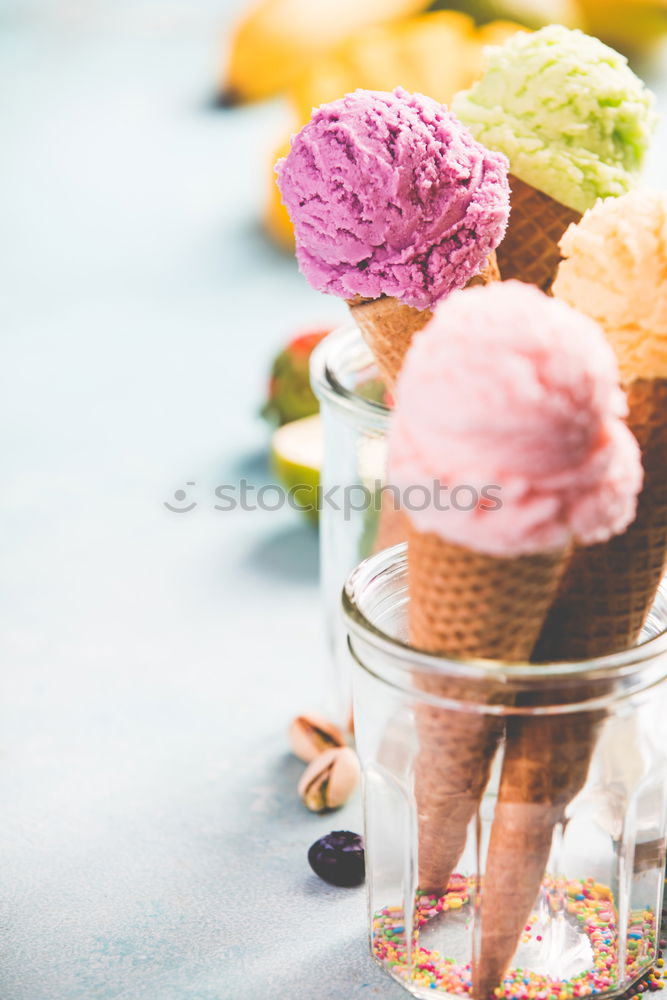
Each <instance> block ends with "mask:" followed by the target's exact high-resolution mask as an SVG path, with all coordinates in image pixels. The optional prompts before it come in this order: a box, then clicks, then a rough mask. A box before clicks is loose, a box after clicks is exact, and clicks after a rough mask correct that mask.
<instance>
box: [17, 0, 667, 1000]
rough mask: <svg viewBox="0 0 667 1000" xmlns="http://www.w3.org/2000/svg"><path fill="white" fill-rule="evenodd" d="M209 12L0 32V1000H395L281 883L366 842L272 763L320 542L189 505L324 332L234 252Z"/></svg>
mask: <svg viewBox="0 0 667 1000" xmlns="http://www.w3.org/2000/svg"><path fill="white" fill-rule="evenodd" d="M236 6H238V4H233V3H228V2H227V3H226V2H225V0H218V2H217V3H215V2H213V0H189V2H186V0H181V2H170V0H152V2H149V0H115V2H114V0H86V2H84V0H50V2H48V0H13V2H6V0H5V2H2V3H0V128H1V139H0V148H1V150H2V152H1V153H0V164H1V167H0V169H1V171H2V186H1V188H0V216H1V219H2V222H1V224H0V256H1V260H0V275H1V278H0V286H1V287H0V316H1V318H2V331H1V339H0V343H1V345H2V347H1V356H0V407H1V410H2V420H1V423H0V454H1V455H2V489H1V490H0V507H1V512H2V533H1V536H0V546H1V550H2V551H1V555H0V560H1V562H0V565H1V566H2V571H1V574H2V575H1V585H2V598H1V601H0V664H1V672H0V688H1V690H0V801H1V802H2V810H1V814H2V815H1V819H0V898H1V901H2V911H3V915H2V925H1V926H2V930H1V932H0V948H1V950H2V955H1V959H0V998H1V1000H112V998H113V1000H142V998H146V1000H186V998H187V1000H269V998H270V1000H292V998H294V1000H315V998H316V1000H355V998H364V997H383V998H386V1000H392V998H393V1000H399V998H400V997H402V996H404V995H405V994H404V993H403V991H402V990H401V989H399V988H398V987H397V986H395V985H393V984H391V983H390V982H389V981H388V980H386V979H385V978H384V977H383V976H382V975H381V973H380V972H379V971H377V970H376V968H375V967H374V965H373V964H372V962H371V961H370V959H369V958H368V955H367V951H366V942H365V910H364V896H363V890H347V891H345V890H336V889H333V888H328V887H326V886H325V885H324V883H322V882H320V881H319V880H318V879H316V878H315V876H314V875H312V874H311V873H310V871H309V869H308V867H307V864H306V857H305V855H306V850H307V848H308V846H309V845H310V843H311V842H312V841H313V840H315V839H316V838H317V837H319V836H320V835H322V834H323V833H325V832H328V831H329V830H330V829H332V828H350V829H357V830H358V829H360V826H361V817H360V806H359V802H358V801H355V802H353V803H351V804H350V805H349V806H348V807H347V808H346V809H345V810H344V811H343V812H342V813H340V814H337V815H335V816H329V817H323V818H318V817H313V816H311V815H310V814H308V813H306V811H305V810H304V809H303V807H302V806H301V804H300V802H299V800H298V798H297V795H296V782H297V779H298V776H299V774H300V773H301V765H300V764H299V763H298V762H297V761H296V760H294V759H293V758H292V757H290V756H289V754H288V753H287V745H286V737H285V730H286V726H287V724H288V722H289V720H290V719H291V717H292V716H293V715H294V714H296V713H297V712H298V711H300V710H302V709H304V708H308V707H311V706H312V707H318V706H320V707H326V704H327V701H328V699H329V693H328V692H329V688H328V685H329V670H330V667H329V664H328V661H327V656H326V651H325V645H324V640H323V636H322V627H321V617H320V604H319V598H318V592H317V586H316V583H317V542H316V537H315V535H314V533H313V532H312V531H310V530H309V529H308V528H307V527H306V526H304V525H303V524H302V523H301V521H300V520H299V519H298V517H297V515H295V514H294V513H293V512H291V511H289V510H287V511H282V512H278V513H270V512H265V513H261V512H243V511H238V512H232V513H222V512H220V511H216V510H215V509H214V507H213V505H214V503H215V502H216V501H215V497H214V493H213V491H214V489H215V487H216V486H217V485H219V484H223V483H230V482H236V481H238V479H239V478H240V477H242V476H245V477H246V478H247V479H248V480H249V481H250V482H253V483H256V484H261V483H262V482H265V481H266V477H267V473H266V470H265V458H264V455H265V447H266V442H267V431H266V428H265V426H264V425H263V424H262V422H261V421H260V420H259V419H258V418H257V417H256V410H257V407H258V405H259V403H260V402H261V399H262V396H263V392H264V382H265V373H266V369H267V365H268V363H269V359H270V357H271V355H272V353H273V352H274V351H275V349H276V348H277V347H278V346H279V345H280V344H281V343H282V341H283V339H284V338H285V336H286V335H287V334H289V333H290V332H292V331H293V330H294V329H295V328H298V327H299V326H300V325H301V324H304V323H310V322H313V321H314V322H317V321H318V320H324V321H329V320H336V319H337V318H339V317H342V316H344V310H343V309H342V307H341V306H340V304H339V303H336V302H332V301H330V300H327V299H325V298H323V297H320V296H318V295H316V294H315V293H314V292H311V291H310V289H309V288H308V287H307V286H306V284H305V282H304V281H303V279H302V278H301V277H300V276H299V274H298V272H297V270H296V267H295V265H294V262H293V261H292V260H291V259H290V258H289V257H286V256H282V255H280V254H279V253H278V252H277V251H275V250H273V249H272V248H271V247H270V246H269V245H268V244H267V243H266V242H265V241H264V239H263V237H262V235H261V232H260V229H259V225H258V218H257V207H258V204H259V203H260V201H261V192H262V190H263V188H264V186H265V185H266V183H267V178H266V164H267V161H268V152H269V149H270V148H271V147H272V145H273V143H274V141H276V140H277V139H278V138H280V136H281V133H282V131H283V130H284V127H285V125H284V117H285V109H284V108H283V107H282V106H281V105H280V103H274V104H270V105H264V106H259V107H255V108H250V109H247V110H243V111H236V112H228V113H222V112H219V111H217V112H215V111H212V110H211V109H210V108H209V107H208V106H207V101H208V99H209V97H210V94H211V92H212V81H213V80H214V77H215V73H216V65H217V62H218V61H219V52H220V47H221V39H222V38H223V37H224V31H225V26H226V24H227V23H228V22H229V19H230V16H231V13H232V11H233V9H234V7H236ZM666 146H667V142H666V140H665V130H664V129H663V131H662V133H661V140H660V143H659V144H658V148H657V151H656V153H655V155H654V156H653V159H652V162H651V166H650V176H651V178H652V180H653V181H654V182H659V180H660V175H661V167H662V164H661V157H662V158H664V154H665V149H666ZM663 182H664V174H663ZM187 482H193V483H194V484H195V485H194V486H189V487H186V486H185V484H186V483H187ZM178 489H187V491H188V498H187V500H186V501H184V503H183V506H186V505H187V504H188V503H190V502H196V504H197V506H196V507H195V508H194V509H193V510H191V511H190V512H187V513H171V512H169V511H168V510H167V509H166V508H165V507H164V502H165V501H170V502H172V503H174V502H175V501H174V499H173V496H174V492H175V491H176V490H178Z"/></svg>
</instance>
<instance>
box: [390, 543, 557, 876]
mask: <svg viewBox="0 0 667 1000" xmlns="http://www.w3.org/2000/svg"><path fill="white" fill-rule="evenodd" d="M408 530H409V534H408V574H409V589H410V638H411V642H412V644H413V645H414V646H415V647H417V648H418V649H422V650H424V651H426V652H429V653H448V654H450V655H451V656H455V657H457V658H458V657H460V658H467V659H471V658H490V659H504V660H522V659H523V660H525V659H527V658H528V657H529V655H530V652H531V650H532V648H533V646H534V645H535V641H536V638H537V636H538V635H539V632H540V629H541V627H542V624H543V621H544V618H545V615H546V613H547V610H548V608H549V605H550V604H551V602H552V601H553V599H554V596H555V594H556V591H557V588H558V583H559V580H560V576H561V574H562V571H563V568H564V564H565V559H564V556H563V555H562V554H545V555H534V556H522V557H519V558H516V559H497V558H494V557H492V556H486V555H483V554H480V553H475V552H471V551H470V550H468V549H464V548H461V547H460V546H458V545H454V544H452V543H450V542H446V541H444V540H443V539H441V538H440V537H438V536H436V535H433V534H422V533H420V532H417V531H416V530H415V529H414V527H413V526H412V524H410V525H409V529H408ZM414 679H415V684H416V686H417V687H418V688H420V689H421V690H422V691H425V692H427V693H428V694H432V695H436V696H438V697H441V698H447V699H451V700H453V701H459V702H476V703H477V704H479V702H480V699H481V700H483V702H484V703H487V704H491V703H493V702H494V701H495V700H496V699H497V698H500V697H503V695H502V692H501V691H500V690H498V691H496V690H494V688H493V687H492V685H491V681H489V682H488V686H487V687H485V688H484V689H480V687H479V682H478V683H477V685H476V686H475V685H473V684H472V682H469V681H466V680H465V679H461V680H452V679H450V678H442V677H438V676H437V675H432V674H425V673H419V674H415V678H414ZM416 721H417V731H418V736H419V752H418V754H417V759H416V764H415V796H416V800H417V812H418V826H419V884H420V886H421V888H422V889H427V890H440V891H442V890H444V889H445V888H446V887H447V884H448V882H449V878H450V876H451V874H452V872H453V870H454V867H455V866H456V864H457V862H458V860H459V858H460V856H461V854H462V852H463V849H464V847H465V842H466V836H467V831H468V825H469V823H470V821H471V819H472V818H473V816H474V815H475V812H476V810H477V808H478V806H479V802H480V800H481V798H482V795H483V793H484V789H485V787H486V785H487V783H488V779H489V773H490V769H491V764H492V762H493V758H494V755H495V753H496V750H497V748H498V744H499V742H500V739H501V737H502V734H503V722H502V719H501V718H500V717H499V718H498V719H496V718H494V717H492V716H490V715H488V714H487V715H485V714H483V713H481V712H475V711H465V706H462V709H461V710H459V709H456V710H455V709H451V710H450V709H446V708H443V707H441V706H438V705H433V704H428V703H425V702H421V703H420V704H418V706H417V708H416Z"/></svg>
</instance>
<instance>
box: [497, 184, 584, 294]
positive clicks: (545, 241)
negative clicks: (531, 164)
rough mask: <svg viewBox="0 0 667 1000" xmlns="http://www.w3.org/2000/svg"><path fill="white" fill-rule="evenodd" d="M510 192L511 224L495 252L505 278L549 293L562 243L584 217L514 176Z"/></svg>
mask: <svg viewBox="0 0 667 1000" xmlns="http://www.w3.org/2000/svg"><path fill="white" fill-rule="evenodd" d="M510 190H511V194H510V208H511V211H510V218H509V224H508V226H507V232H506V233H505V238H504V240H503V241H502V243H501V244H500V246H499V247H498V249H497V251H496V253H497V256H498V266H499V268H500V273H501V275H502V279H503V281H509V280H510V278H518V279H519V281H525V282H527V283H528V284H530V285H537V286H538V288H541V289H542V290H543V291H545V292H547V291H549V289H550V288H551V285H552V282H553V280H554V278H555V277H556V268H557V267H558V263H559V261H560V259H561V256H560V251H559V249H558V243H559V240H560V238H561V236H562V235H563V233H564V232H565V230H566V229H567V227H568V226H569V225H570V223H571V222H578V221H579V219H580V218H581V215H580V213H579V212H575V211H574V210H573V209H571V208H567V206H565V205H561V203H560V202H558V201H555V200H554V199H553V198H550V197H549V195H547V194H543V193H542V192H541V191H538V190H537V189H536V188H534V187H531V186H530V184H524V182H523V181H520V180H519V178H518V177H514V176H513V175H512V174H510Z"/></svg>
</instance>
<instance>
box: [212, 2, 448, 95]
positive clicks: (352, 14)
mask: <svg viewBox="0 0 667 1000" xmlns="http://www.w3.org/2000/svg"><path fill="white" fill-rule="evenodd" d="M428 5H429V0H259V2H258V3H255V4H254V5H253V6H252V8H251V9H250V10H249V11H248V12H247V14H245V15H244V16H243V17H242V18H241V20H240V22H239V23H238V24H237V26H236V29H235V31H234V32H233V35H232V39H231V45H230V52H229V60H228V64H227V66H226V68H225V72H224V78H223V80H222V81H221V102H222V103H227V104H239V103H242V102H244V101H253V100H259V99H261V98H264V97H271V96H273V95H275V94H278V93H280V92H281V91H282V90H283V89H284V88H285V87H286V86H287V84H288V83H289V82H290V81H291V80H293V79H294V77H295V76H297V75H298V74H299V73H300V72H302V71H303V69H304V68H305V67H306V66H308V65H309V64H311V63H313V61H314V60H317V59H318V58H319V57H320V56H321V55H323V54H324V53H325V52H327V51H328V50H329V49H330V48H332V47H333V46H335V45H337V44H338V43H339V42H341V41H342V40H343V39H344V38H347V37H348V36H349V35H354V34H355V33H359V32H361V31H362V30H363V29H365V28H367V27H368V26H370V25H374V24H386V23H388V22H391V21H393V20H396V19H399V18H404V17H407V16H409V15H411V14H415V13H418V12H419V11H422V10H424V9H425V8H426V7H428Z"/></svg>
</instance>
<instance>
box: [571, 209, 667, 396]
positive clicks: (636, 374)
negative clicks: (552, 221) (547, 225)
mask: <svg viewBox="0 0 667 1000" xmlns="http://www.w3.org/2000/svg"><path fill="white" fill-rule="evenodd" d="M560 249H561V253H562V255H563V257H564V258H565V259H564V260H563V261H562V262H561V264H560V265H559V268H558V274H557V277H556V280H555V282H554V285H553V294H554V295H556V296H557V297H558V298H560V299H563V300H564V301H565V302H567V303H568V304H569V305H571V306H574V307H575V308H576V309H579V310H580V311H581V312H584V313H587V314H588V315H589V316H591V317H592V318H593V319H596V320H597V321H598V322H599V323H600V325H601V326H602V327H603V329H604V330H605V332H606V334H607V337H608V338H609V341H610V342H611V345H612V347H613V348H614V351H615V352H616V357H617V359H618V363H619V367H620V370H621V378H622V380H623V381H624V382H626V383H628V382H631V381H633V380H634V379H638V378H646V379H655V378H667V191H650V190H642V189H637V190H634V191H631V192H629V193H628V194H625V195H622V196H621V197H620V198H605V199H604V200H601V201H598V202H597V204H596V205H594V207H593V208H591V209H589V210H588V211H587V212H586V213H585V214H584V216H583V218H582V219H581V221H580V222H579V223H578V224H577V225H572V226H570V227H569V229H567V230H566V232H565V233H564V234H563V237H562V239H561V241H560Z"/></svg>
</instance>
